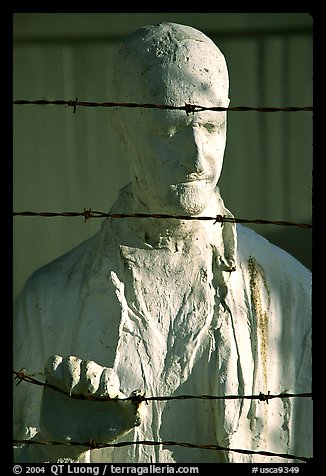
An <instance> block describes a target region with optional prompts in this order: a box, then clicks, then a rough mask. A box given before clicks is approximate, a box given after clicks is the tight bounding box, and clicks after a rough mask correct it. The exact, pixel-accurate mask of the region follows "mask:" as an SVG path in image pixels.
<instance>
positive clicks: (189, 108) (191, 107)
mask: <svg viewBox="0 0 326 476" xmlns="http://www.w3.org/2000/svg"><path fill="white" fill-rule="evenodd" d="M13 104H15V105H31V104H32V105H38V106H44V105H55V106H63V105H64V106H66V107H73V112H74V113H75V112H76V108H77V106H82V107H129V108H150V109H168V110H183V111H185V112H186V113H187V114H190V113H191V114H193V113H195V112H201V111H216V112H220V111H234V112H246V111H256V112H265V113H266V112H299V111H306V112H311V111H313V107H312V106H304V107H298V106H291V107H252V106H234V107H220V106H212V107H207V106H200V105H197V104H187V103H186V104H185V105H183V106H172V105H169V104H151V103H144V104H140V103H134V102H91V101H78V99H77V98H76V99H74V100H71V99H68V100H63V99H57V100H51V101H50V100H45V99H36V100H26V99H18V100H16V101H13Z"/></svg>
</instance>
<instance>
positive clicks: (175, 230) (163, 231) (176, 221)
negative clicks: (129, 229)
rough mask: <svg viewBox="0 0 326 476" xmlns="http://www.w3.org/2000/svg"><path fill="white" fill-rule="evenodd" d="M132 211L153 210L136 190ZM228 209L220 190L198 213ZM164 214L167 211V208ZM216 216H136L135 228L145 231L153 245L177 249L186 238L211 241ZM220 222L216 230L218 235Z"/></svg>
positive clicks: (148, 241) (149, 243) (219, 212)
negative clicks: (140, 197) (203, 218)
mask: <svg viewBox="0 0 326 476" xmlns="http://www.w3.org/2000/svg"><path fill="white" fill-rule="evenodd" d="M131 213H144V214H152V213H153V210H150V208H149V207H148V206H147V205H146V204H144V203H142V202H141V201H140V200H139V199H138V197H137V194H136V193H133V200H132V202H131ZM223 213H224V206H223V203H222V201H221V199H220V197H219V193H218V191H216V192H215V193H214V194H213V196H212V197H211V199H210V201H209V202H208V204H207V206H206V207H205V209H204V210H203V211H202V212H201V213H200V214H198V215H196V217H194V218H200V217H214V216H216V215H217V214H223ZM162 214H165V213H164V211H163V212H162ZM168 215H172V216H184V215H186V213H182V212H180V211H178V212H175V213H173V211H172V212H169V213H168ZM213 225H214V220H200V219H180V218H142V219H138V220H135V222H134V223H133V228H134V229H137V231H138V234H139V233H141V235H142V238H143V240H144V241H145V242H146V243H147V244H148V245H150V246H153V247H155V248H156V247H168V248H171V249H173V250H175V249H180V248H181V247H183V245H184V244H185V243H186V242H189V241H192V242H196V241H197V242H201V241H202V240H203V238H204V241H203V242H205V243H207V242H208V241H209V238H208V237H209V235H210V233H211V232H212V231H213V230H212V226H213ZM216 231H217V230H216V225H215V227H214V234H215V236H216ZM196 238H198V239H196Z"/></svg>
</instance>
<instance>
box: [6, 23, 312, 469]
mask: <svg viewBox="0 0 326 476" xmlns="http://www.w3.org/2000/svg"><path fill="white" fill-rule="evenodd" d="M112 95H113V98H114V99H115V100H116V101H121V102H137V103H156V104H170V105H174V106H182V105H184V104H185V103H187V104H197V105H202V106H208V107H210V106H221V107H227V106H228V104H229V99H228V72H227V66H226V63H225V59H224V57H223V55H222V54H221V52H220V51H219V49H218V48H217V47H216V45H215V44H214V43H213V42H212V41H211V40H210V39H209V38H207V37H206V36H205V35H204V34H203V33H201V32H199V31H197V30H195V29H194V28H191V27H188V26H183V25H177V24H173V23H162V24H158V25H151V26H147V27H144V28H142V29H140V30H138V31H136V32H135V33H134V34H132V35H130V36H129V37H128V38H127V39H126V40H125V41H124V42H123V44H122V46H121V48H120V51H119V55H118V59H117V65H116V70H115V74H114V84H113V91H112ZM110 111H111V119H112V124H113V127H114V129H115V131H116V132H117V134H118V137H119V140H120V142H121V143H122V145H123V147H124V151H125V154H126V158H127V159H128V161H129V163H130V167H131V173H132V182H131V183H130V184H128V185H127V186H126V187H124V188H123V189H122V190H121V192H120V195H119V198H118V199H117V201H116V203H115V204H114V205H113V207H112V209H111V212H112V213H128V214H134V213H149V214H150V213H166V214H174V215H178V214H181V215H187V216H216V215H224V216H232V215H231V213H230V212H229V211H228V210H227V209H226V208H225V206H224V203H223V201H222V198H221V196H220V194H219V189H218V187H217V183H218V180H219V177H220V173H221V169H222V162H223V154H224V149H225V142H226V112H225V111H222V112H214V111H202V112H195V113H193V114H192V113H190V114H187V113H186V112H185V111H184V110H163V109H150V108H148V109H145V108H116V110H110ZM110 160H115V159H114V158H112V157H111V158H110ZM116 160H117V159H116ZM310 280H311V273H310V271H308V270H307V269H306V268H305V267H304V266H303V265H301V264H300V263H299V262H298V261H296V260H295V259H294V258H293V257H291V256H290V255H289V254H287V253H286V252H284V251H283V250H281V249H279V248H277V247H276V246H274V245H272V244H270V243H269V242H268V241H267V240H265V239H264V238H262V237H261V236H259V235H258V234H256V233H255V232H253V231H251V230H250V229H248V228H245V227H243V226H239V225H235V224H233V223H224V224H223V226H221V224H218V223H215V224H214V222H213V221H199V220H179V219H173V218H171V219H160V218H145V219H136V218H123V219H122V218H120V219H119V218H116V219H112V218H110V219H105V220H104V221H103V223H102V226H101V229H100V230H99V231H98V233H97V234H96V235H94V236H93V237H91V238H90V239H88V240H87V241H85V242H83V243H81V244H80V245H79V246H78V247H76V248H75V249H73V250H72V251H70V252H68V253H67V254H65V255H64V256H62V257H60V258H58V259H56V260H54V261H53V262H51V263H50V264H48V265H46V266H44V267H43V268H41V269H39V270H38V271H36V272H35V273H34V274H33V275H32V276H31V277H30V278H29V280H28V281H27V283H26V285H25V287H24V289H23V290H22V292H21V294H20V296H19V298H18V301H17V306H16V312H15V323H14V369H15V370H16V371H19V370H20V369H21V368H25V369H26V374H27V375H34V376H35V378H37V376H38V377H39V379H41V378H42V375H44V374H45V376H46V380H47V383H48V384H50V385H54V386H56V387H59V388H60V389H61V390H62V391H63V393H59V392H57V391H55V390H53V389H51V388H45V389H43V388H42V387H40V386H37V385H33V384H30V383H28V382H21V384H20V385H18V386H15V387H14V397H15V406H14V419H15V425H14V438H15V439H16V440H28V439H30V440H31V441H32V442H33V441H34V442H35V441H36V442H37V441H38V442H44V441H55V442H57V443H60V442H61V443H69V442H71V441H73V442H76V441H78V442H85V443H87V442H89V441H90V440H92V442H95V443H98V444H102V445H107V444H110V443H119V442H131V443H132V444H130V445H126V446H123V447H105V448H101V449H96V448H95V449H94V445H93V446H92V447H91V449H89V448H88V447H87V446H74V445H71V446H69V445H67V444H62V445H60V444H56V445H48V446H44V445H38V444H19V443H16V444H15V459H16V461H17V462H44V461H50V462H57V461H68V460H69V461H80V462H113V463H114V462H116V463H133V462H136V463H137V462H138V463H148V462H160V463H173V462H177V463H200V462H267V463H268V462H281V463H282V462H287V459H284V458H281V457H277V456H263V455H256V454H249V455H248V454H241V453H238V452H235V451H230V450H225V451H220V450H207V449H193V448H189V447H182V446H169V445H166V446H157V445H153V446H151V445H146V444H143V443H139V444H137V442H139V441H156V442H157V441H175V442H187V443H191V444H195V445H220V446H223V447H225V448H230V449H231V450H232V449H236V448H240V449H247V450H253V451H269V452H273V453H281V454H285V453H288V454H292V455H293V454H294V455H298V456H308V457H309V456H311V455H312V402H311V399H310V398H295V397H293V398H282V399H281V398H275V399H272V400H270V401H269V402H268V404H267V403H266V402H264V401H259V400H258V399H253V400H249V399H241V398H239V399H230V400H228V399H222V400H217V399H216V400H208V399H207V400H205V399H187V400H168V401H150V402H148V403H147V404H146V403H145V402H142V403H141V404H140V405H139V404H137V402H135V401H130V400H121V401H120V400H118V401H117V400H111V401H90V400H86V399H84V400H80V399H76V398H73V397H74V396H78V395H79V396H80V395H81V396H88V397H92V398H94V397H97V398H98V399H103V400H105V399H106V400H108V397H111V398H112V397H120V398H123V397H124V396H125V397H129V396H130V395H133V392H135V391H136V394H139V392H140V393H141V394H142V395H145V396H147V397H149V396H153V397H155V396H177V395H213V396H226V395H239V396H241V395H259V394H260V393H263V394H265V395H266V394H267V393H268V391H270V392H271V394H279V393H282V392H289V393H302V392H311V355H310V354H311V343H310V328H311V322H310V321H311V308H310V292H311V287H310ZM43 381H44V377H43ZM137 392H138V393H137ZM64 393H65V394H64ZM288 462H293V460H292V459H289V461H288Z"/></svg>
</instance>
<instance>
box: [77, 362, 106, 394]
mask: <svg viewBox="0 0 326 476" xmlns="http://www.w3.org/2000/svg"><path fill="white" fill-rule="evenodd" d="M102 368H103V367H101V365H99V364H97V363H96V362H93V361H91V360H83V361H81V366H80V378H79V382H78V384H77V385H76V386H75V387H74V391H73V393H74V394H79V395H83V396H85V397H88V396H92V395H93V394H94V393H95V392H96V391H97V389H98V386H99V381H100V377H101V373H102Z"/></svg>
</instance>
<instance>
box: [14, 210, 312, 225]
mask: <svg viewBox="0 0 326 476" xmlns="http://www.w3.org/2000/svg"><path fill="white" fill-rule="evenodd" d="M13 216H25V217H32V216H33V217H35V216H38V217H48V218H52V217H59V216H60V217H80V216H83V217H84V218H85V221H86V220H88V219H90V218H163V219H164V218H166V219H176V220H202V221H208V220H211V221H212V220H214V223H221V224H223V223H226V222H227V223H252V224H257V225H284V226H297V227H301V228H312V225H311V224H309V223H295V222H290V221H283V220H263V219H253V220H250V219H246V218H235V217H229V216H222V215H216V216H215V217H208V216H196V217H194V216H188V215H168V214H162V213H134V214H128V213H104V212H98V211H93V210H91V209H90V208H84V211H83V212H31V211H24V212H13Z"/></svg>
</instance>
